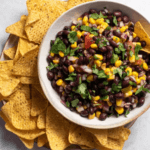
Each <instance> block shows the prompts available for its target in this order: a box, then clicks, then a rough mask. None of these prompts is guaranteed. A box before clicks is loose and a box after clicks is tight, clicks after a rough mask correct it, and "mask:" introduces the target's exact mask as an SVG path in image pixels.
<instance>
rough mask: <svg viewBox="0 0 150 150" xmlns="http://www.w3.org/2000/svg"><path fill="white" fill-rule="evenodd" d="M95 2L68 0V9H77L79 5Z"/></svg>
mask: <svg viewBox="0 0 150 150" xmlns="http://www.w3.org/2000/svg"><path fill="white" fill-rule="evenodd" d="M90 1H94V0H68V6H67V9H71V8H72V7H75V6H77V5H80V4H82V3H86V2H90Z"/></svg>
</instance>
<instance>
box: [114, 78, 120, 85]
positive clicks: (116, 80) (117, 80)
mask: <svg viewBox="0 0 150 150" xmlns="http://www.w3.org/2000/svg"><path fill="white" fill-rule="evenodd" d="M119 81H120V79H119V77H118V76H115V79H114V83H115V84H116V85H118V83H119Z"/></svg>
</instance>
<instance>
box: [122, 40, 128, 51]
mask: <svg viewBox="0 0 150 150" xmlns="http://www.w3.org/2000/svg"><path fill="white" fill-rule="evenodd" d="M123 45H124V48H125V49H126V50H127V49H128V44H127V42H124V43H123Z"/></svg>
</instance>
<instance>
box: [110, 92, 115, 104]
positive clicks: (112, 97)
mask: <svg viewBox="0 0 150 150" xmlns="http://www.w3.org/2000/svg"><path fill="white" fill-rule="evenodd" d="M109 101H110V102H111V103H113V104H114V103H115V98H114V95H113V94H110V95H109Z"/></svg>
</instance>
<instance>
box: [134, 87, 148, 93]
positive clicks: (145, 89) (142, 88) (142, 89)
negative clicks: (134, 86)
mask: <svg viewBox="0 0 150 150" xmlns="http://www.w3.org/2000/svg"><path fill="white" fill-rule="evenodd" d="M142 91H145V92H148V93H150V90H149V89H147V88H144V86H141V87H140V88H139V89H138V90H137V91H136V92H135V95H137V94H139V93H140V92H142Z"/></svg>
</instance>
